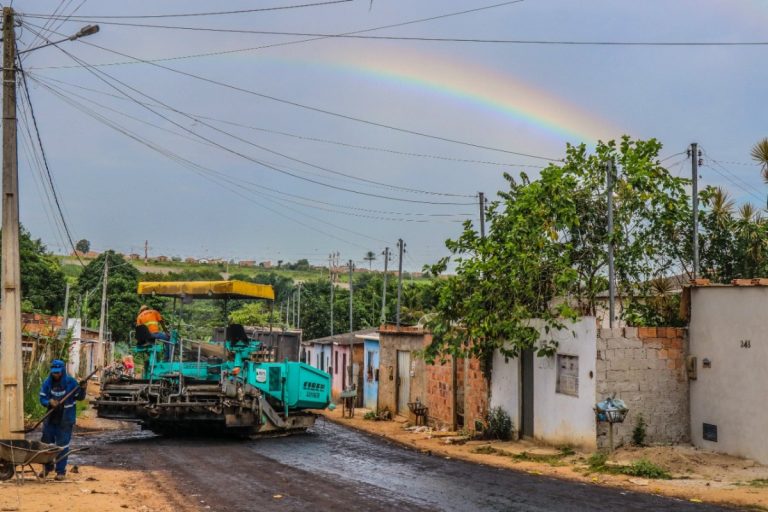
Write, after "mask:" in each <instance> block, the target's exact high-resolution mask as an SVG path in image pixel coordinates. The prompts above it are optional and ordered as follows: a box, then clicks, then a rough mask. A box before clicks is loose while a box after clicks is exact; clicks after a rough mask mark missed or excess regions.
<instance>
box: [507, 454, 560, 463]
mask: <svg viewBox="0 0 768 512" xmlns="http://www.w3.org/2000/svg"><path fill="white" fill-rule="evenodd" d="M512 458H513V459H515V460H519V461H526V462H540V463H543V464H549V465H550V466H562V465H564V464H565V463H564V462H563V461H562V460H561V459H562V458H563V455H562V453H560V454H556V455H539V454H536V453H530V452H520V453H516V454H514V455H513V456H512Z"/></svg>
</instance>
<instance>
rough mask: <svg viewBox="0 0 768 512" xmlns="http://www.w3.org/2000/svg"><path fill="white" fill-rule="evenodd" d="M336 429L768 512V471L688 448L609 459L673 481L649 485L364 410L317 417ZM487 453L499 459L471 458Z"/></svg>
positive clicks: (536, 448) (540, 449) (627, 451)
mask: <svg viewBox="0 0 768 512" xmlns="http://www.w3.org/2000/svg"><path fill="white" fill-rule="evenodd" d="M320 412H321V414H323V415H324V416H325V417H326V418H328V419H329V420H331V421H334V422H336V423H340V424H342V425H346V426H349V427H352V428H357V429H360V430H363V431H365V432H369V433H371V434H374V435H379V436H382V437H386V438H387V439H390V440H392V441H396V442H398V443H401V444H403V445H405V446H408V447H410V448H412V449H416V450H420V451H423V452H428V453H431V454H432V455H437V456H442V457H446V458H459V459H463V460H468V461H472V462H476V463H480V464H486V465H490V466H496V467H503V468H508V469H514V470H518V471H526V472H528V473H531V474H537V475H548V476H553V477H558V478H567V479H571V480H578V481H582V482H586V483H591V484H596V485H606V486H612V487H622V488H627V489H631V490H633V491H638V492H649V493H653V494H661V495H666V496H674V497H677V498H682V499H686V500H690V501H693V502H706V503H717V504H725V505H736V506H739V507H747V508H750V509H752V510H768V467H765V466H761V465H759V464H756V463H755V462H754V461H751V460H747V459H741V458H738V457H731V456H728V455H720V454H715V453H711V452H706V451H702V450H697V449H695V448H693V447H690V446H658V447H647V448H634V447H632V448H622V449H620V450H617V451H616V452H615V454H614V455H613V456H612V457H611V460H612V461H615V462H616V463H621V464H628V463H630V462H632V461H636V460H639V459H643V458H644V459H648V460H650V461H651V462H654V463H655V464H657V465H659V466H661V467H663V468H664V469H666V470H667V471H669V472H670V473H671V474H672V476H673V478H672V479H671V480H648V479H644V478H637V477H630V476H625V475H610V474H604V473H590V472H589V471H588V466H587V464H586V459H587V458H588V457H589V456H590V455H591V454H589V453H575V454H573V455H570V456H567V457H560V458H557V457H553V459H556V460H552V461H551V462H538V461H530V460H518V459H515V458H513V457H512V456H511V455H515V454H521V453H523V452H526V453H528V454H533V455H534V456H544V457H546V456H548V455H552V456H556V455H558V454H559V451H558V450H556V449H554V448H551V447H546V446H541V445H538V444H534V443H531V442H528V441H516V442H488V441H467V442H466V443H464V444H447V438H449V437H453V436H456V435H457V434H456V433H450V432H427V431H422V432H413V431H408V430H405V428H404V427H406V426H409V424H408V423H407V422H406V420H405V419H404V418H400V417H398V418H396V419H395V420H394V421H370V420H364V419H363V415H364V414H365V412H367V411H366V410H365V409H357V410H356V413H355V417H354V418H351V419H349V418H342V416H341V408H340V407H339V408H337V409H336V410H334V411H328V410H325V411H320ZM489 447H491V448H494V449H496V450H498V451H499V453H493V454H487V453H486V454H483V453H473V452H474V451H476V450H477V449H478V448H480V449H484V450H487V449H488V448H489Z"/></svg>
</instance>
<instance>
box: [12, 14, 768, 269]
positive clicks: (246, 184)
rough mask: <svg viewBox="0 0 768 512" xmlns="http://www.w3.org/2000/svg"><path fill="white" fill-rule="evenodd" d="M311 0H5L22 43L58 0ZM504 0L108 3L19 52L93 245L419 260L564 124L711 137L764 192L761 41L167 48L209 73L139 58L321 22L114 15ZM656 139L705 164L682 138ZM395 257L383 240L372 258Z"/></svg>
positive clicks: (513, 35) (619, 19)
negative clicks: (96, 25)
mask: <svg viewBox="0 0 768 512" xmlns="http://www.w3.org/2000/svg"><path fill="white" fill-rule="evenodd" d="M314 1H319V0H298V1H297V0H269V1H268V0H261V1H259V2H255V1H249V2H246V1H240V2H238V1H232V0H227V1H225V0H220V1H218V2H210V1H208V2H203V1H193V0H185V1H176V0H174V1H163V2H157V1H144V0H132V1H131V2H118V1H113V0H99V1H95V0H91V1H83V0H64V1H63V2H59V0H56V1H48V0H46V1H33V0H17V1H15V2H14V7H15V8H16V9H18V10H19V11H20V12H21V13H22V17H23V20H24V22H25V23H26V24H27V25H26V26H25V27H22V28H21V29H19V31H18V34H19V36H20V42H19V48H20V49H21V50H23V49H24V48H27V47H28V46H29V45H30V44H33V40H34V38H35V35H34V34H33V32H32V31H33V30H38V29H35V28H34V27H35V26H38V27H39V26H42V25H43V24H44V23H46V20H45V19H41V18H37V17H33V16H32V15H35V14H50V13H52V12H53V11H54V9H56V8H57V6H60V5H61V6H62V7H65V8H64V9H61V10H60V11H59V12H65V13H66V14H70V13H72V11H73V10H74V9H75V8H77V7H79V9H78V10H77V12H76V15H77V16H83V18H82V19H77V20H75V19H70V20H69V21H66V22H63V23H62V24H60V23H59V22H57V23H56V24H55V25H53V27H52V28H54V29H55V31H56V32H59V33H60V34H63V35H70V34H72V33H74V32H76V31H77V30H78V29H79V28H80V27H81V26H83V25H85V24H87V23H89V22H90V21H89V19H87V18H88V17H90V16H93V17H94V19H95V17H96V16H116V15H121V16H128V15H130V16H134V15H136V16H139V15H155V14H174V13H198V12H210V11H225V10H226V11H228V10H239V9H253V8H256V7H273V6H285V5H291V4H302V3H311V2H314ZM500 1H501V0H496V2H494V1H493V0H490V1H488V2H487V3H486V2H481V1H480V0H474V1H467V0H462V1H459V0H418V1H414V0H374V1H373V4H372V5H371V4H370V2H369V1H368V0H354V1H350V2H346V3H338V4H335V5H326V6H317V7H306V8H296V9H289V10H278V11H269V12H253V13H240V14H229V15H219V16H197V17H178V18H136V19H128V18H119V19H117V18H110V19H106V18H101V22H102V23H101V31H100V32H99V33H98V34H96V35H92V36H90V37H88V38H86V39H83V40H82V41H76V42H67V43H63V44H62V45H61V49H62V50H65V51H66V52H68V53H69V54H70V55H71V56H70V55H67V54H66V53H64V52H63V51H60V50H58V49H56V48H55V47H49V48H46V49H41V50H38V51H36V52H34V53H30V54H28V55H26V57H25V58H24V61H23V64H24V67H25V69H26V71H27V72H28V73H29V75H28V78H29V80H28V82H29V89H30V94H31V99H32V104H33V107H34V109H35V113H36V117H37V121H38V125H39V128H40V132H41V136H42V140H43V145H44V147H45V150H46V153H47V158H48V161H49V165H50V170H51V173H52V175H53V179H54V180H55V183H56V187H57V191H58V192H59V194H60V198H61V202H62V203H63V204H62V206H63V209H64V212H65V217H66V220H67V223H68V225H69V228H70V230H71V232H72V236H73V238H74V239H75V240H77V239H80V238H86V239H88V240H90V241H91V242H92V246H93V247H94V249H96V250H104V249H108V248H114V249H116V250H119V251H123V252H140V250H141V249H142V248H143V245H144V241H145V240H148V241H149V245H150V248H151V249H150V252H151V253H152V254H155V255H160V254H164V255H168V256H176V255H178V256H183V257H186V256H195V257H224V258H235V259H255V260H272V261H276V260H278V259H282V260H295V259H298V258H304V257H306V258H309V259H310V261H312V262H313V263H317V264H322V263H323V262H325V261H327V255H328V253H329V252H331V251H340V252H341V258H342V260H343V261H345V260H347V259H350V258H351V259H353V260H357V261H359V260H361V259H362V256H363V255H364V254H365V252H366V251H368V250H372V251H375V252H376V253H380V252H381V251H382V250H383V249H384V247H385V246H389V247H390V248H393V249H394V248H395V245H396V241H397V239H398V238H403V239H404V240H405V242H406V244H407V253H408V254H407V257H406V260H405V266H406V268H410V269H418V268H420V267H421V266H422V265H423V264H425V263H431V262H434V261H436V260H437V259H438V258H439V257H441V256H443V255H445V254H446V251H445V249H444V246H443V242H444V240H445V239H446V238H448V237H453V236H456V235H457V234H458V233H459V232H460V229H461V225H460V221H461V220H462V219H465V218H472V219H475V220H476V218H477V215H476V214H477V210H478V208H477V206H476V204H474V203H475V201H476V199H474V197H473V196H474V195H476V194H477V192H478V191H483V192H485V193H486V194H487V195H488V196H489V197H491V198H493V197H494V196H495V193H496V191H498V190H499V189H501V188H503V187H504V180H503V178H502V172H504V171H508V172H510V173H513V174H516V173H519V172H520V170H521V169H525V170H526V172H528V173H529V174H533V175H535V174H536V172H537V170H538V168H539V166H541V165H546V164H547V161H546V160H542V159H539V158H531V157H523V156H519V155H515V154H513V153H515V152H516V153H525V154H529V155H535V156H542V157H548V158H559V157H561V156H562V155H563V152H564V149H565V144H566V143H567V142H570V143H580V142H586V143H587V144H589V145H590V146H593V145H594V143H595V141H596V140H598V139H609V138H616V137H619V136H621V135H622V134H629V135H631V136H632V137H638V138H650V137H656V138H658V139H659V140H660V141H661V142H662V143H663V144H664V149H663V151H662V156H663V157H666V156H669V155H675V154H677V153H681V152H683V151H685V149H686V147H687V145H688V144H690V143H691V142H694V141H695V142H698V143H700V144H701V146H702V148H703V149H704V150H705V152H706V155H705V157H704V161H705V166H704V167H703V168H702V169H701V177H702V183H703V184H704V185H708V184H713V185H724V186H726V187H727V188H729V189H730V191H731V192H732V194H733V195H734V196H735V197H736V198H737V199H738V200H740V201H753V202H755V203H757V204H759V205H763V204H764V201H765V194H766V192H768V191H766V189H765V186H764V185H763V184H762V182H761V179H760V174H759V169H758V167H757V166H756V165H755V164H753V163H752V162H751V161H750V159H749V149H750V147H751V146H752V145H753V144H754V143H755V142H756V141H757V140H759V139H760V138H762V137H765V136H768V126H767V125H766V121H768V108H766V105H768V102H767V101H766V93H765V88H766V84H768V68H767V67H766V66H765V62H766V51H768V47H766V46H751V47H744V46H714V47H713V46H700V47H669V46H665V47H646V46H640V47H634V46H633V47H628V46H564V45H522V44H503V43H469V42H429V41H397V40H381V39H379V40H376V39H338V38H337V39H323V40H316V41H311V42H304V43H301V44H291V45H282V46H272V47H269V48H261V49H253V50H249V51H241V52H230V53H223V54H219V55H213V56H203V57H191V58H184V59H175V60H165V61H162V62H157V64H158V65H161V66H165V67H168V68H172V69H174V70H178V71H181V72H183V73H188V74H192V75H195V76H197V77H200V78H203V79H205V80H201V79H200V78H194V77H192V76H189V75H184V74H181V73H176V72H173V71H170V70H168V69H163V68H161V67H158V66H153V65H152V64H147V63H135V61H133V63H130V64H127V63H126V62H132V59H131V58H130V57H136V58H138V59H145V60H155V59H164V58H174V57H187V56H190V55H195V54H200V53H211V52H227V51H230V50H241V49H246V48H256V47H260V46H267V45H273V44H274V43H283V42H289V41H296V40H300V39H307V37H301V36H285V35H264V34H253V33H238V32H231V31H230V32H213V31H192V30H173V29H169V28H148V27H135V26H124V25H109V24H105V23H104V22H105V21H111V22H118V23H134V24H154V25H166V26H170V25H176V26H184V27H205V28H217V29H228V30H230V29H231V30H241V31H242V30H250V31H277V32H298V33H319V34H339V33H347V32H353V31H359V30H363V29H367V28H372V27H378V26H384V25H390V24H396V23H401V22H404V21H409V20H418V19H422V18H428V17H432V16H437V15H443V14H449V13H454V12H457V11H462V10H467V9H473V8H477V7H482V6H485V5H490V4H493V3H498V2H500ZM25 14H27V15H29V16H24V15H25ZM766 22H768V2H766V1H764V0H719V1H718V0H687V1H686V0H674V1H669V0H644V1H642V2H635V1H632V2H630V1H616V0H602V1H601V0H582V1H578V2H575V1H572V0H525V1H522V2H519V3H516V4H511V5H506V6H498V7H495V8H492V9H487V10H482V11H478V12H474V13H467V14H463V15H459V16H453V17H447V18H444V19H437V20H432V21H424V22H420V23H415V24H411V25H407V26H403V27H398V28H391V29H386V30H379V31H374V32H368V33H367V35H382V36H383V35H394V36H417V37H428V38H435V37H440V38H467V39H472V38H480V39H505V40H508V39H515V40H550V41H552V40H571V41H588V40H591V41H679V42H688V41H700V42H701V41H729V42H734V41H761V40H768V38H766V36H765V26H766ZM50 38H51V39H54V38H61V35H56V34H53V35H51V36H50ZM88 43H93V44H97V45H99V46H102V47H104V48H106V49H109V50H113V51H114V52H119V53H122V54H124V55H126V56H121V55H118V54H116V53H110V52H109V51H105V50H103V49H99V48H95V47H92V46H89V45H88ZM37 44H39V40H38V41H37V42H34V45H37ZM72 57H74V58H75V59H78V60H79V62H78V61H76V60H73V58H72ZM121 62H122V63H123V64H115V65H111V66H103V67H97V68H95V69H92V68H91V69H89V68H87V67H83V64H88V65H94V64H106V63H121ZM102 73H105V74H102ZM206 80H208V81H206ZM211 81H214V82H218V83H212V82H211ZM40 82H42V83H44V84H47V86H48V87H50V88H53V89H54V91H56V92H58V94H60V95H62V94H63V95H64V98H62V97H61V96H57V95H56V94H55V93H54V92H53V91H51V90H50V89H48V88H47V87H45V86H43V85H41V83H40ZM109 84H111V85H109ZM222 84H225V85H228V86H230V87H226V86H225V85H222ZM83 88H86V89H83ZM254 93H255V94H254ZM258 94H261V95H266V96H271V97H273V98H277V99H280V100H284V102H279V101H275V100H274V99H268V98H265V97H263V96H258ZM126 95H128V96H130V97H133V98H134V99H135V100H139V101H141V102H143V103H146V104H149V106H148V107H146V106H142V105H139V104H138V103H137V102H136V101H133V100H131V99H129V98H128V97H126ZM65 98H66V99H68V100H69V103H68V102H67V101H66V100H65ZM72 102H74V105H73V103H72ZM286 102H289V103H290V102H292V103H294V104H301V105H306V106H310V107H313V108H316V109H319V110H323V111H325V112H319V111H317V110H309V109H306V108H301V107H299V106H296V105H291V104H289V103H286ZM84 110H85V111H86V112H90V113H91V115H89V114H87V113H85V112H84ZM153 111H154V112H153ZM329 113H335V114H341V115H343V116H348V117H354V118H357V119H360V120H365V121H370V122H373V123H379V124H385V125H389V126H392V127H397V128H401V129H403V130H407V131H411V132H419V133H423V134H428V135H433V136H435V137H441V138H445V139H453V140H455V141H461V142H465V143H468V144H458V143H456V142H447V141H441V140H437V139H434V138H428V137H423V136H418V135H415V134H413V133H405V132H403V131H396V130H392V129H388V128H384V127H380V126H374V125H372V124H366V123H363V122H360V121H354V120H351V119H345V118H342V117H339V116H333V115H330V114H329ZM94 116H96V117H97V118H99V119H101V121H99V120H97V119H95V118H94ZM161 116H162V117H161ZM222 121H224V122H222ZM227 122H228V123H234V124H225V123H227ZM147 123H150V124H147ZM24 126H25V123H24V121H22V128H21V134H22V135H23V134H24V133H25V132H24ZM224 132H226V133H224ZM275 132H281V133H275ZM126 133H129V134H132V136H133V138H131V137H130V136H129V135H127V134H126ZM25 137H26V135H24V136H21V135H20V139H21V140H20V143H19V159H20V173H21V177H20V186H21V192H20V193H21V219H22V222H23V223H24V225H25V226H26V227H27V228H28V229H29V230H30V231H31V232H32V233H33V235H35V236H37V237H41V238H43V240H44V241H45V242H46V243H47V244H48V245H49V247H50V248H51V249H53V250H55V251H57V252H62V251H66V247H65V240H64V238H65V237H64V236H63V234H62V233H61V230H60V229H57V227H56V223H55V221H54V220H53V219H54V217H55V215H54V213H53V212H52V204H51V201H50V199H49V198H48V197H47V196H46V195H45V193H44V191H43V189H42V188H41V185H40V180H41V176H40V171H39V170H38V168H37V167H35V166H31V165H30V164H29V159H28V157H27V150H26V146H27V145H28V143H26V142H24V141H25ZM137 138H138V139H139V140H136V139H137ZM203 138H204V139H205V140H203ZM309 139H322V140H324V141H333V142H335V143H334V144H331V143H329V142H322V141H318V140H309ZM473 145H475V146H473ZM477 145H480V146H486V147H487V148H494V149H483V148H479V147H476V146H477ZM364 148H368V149H364ZM501 150H503V151H501ZM277 153H279V154H277ZM402 153H408V155H405V154H402ZM416 155H421V156H416ZM180 159H183V161H180ZM665 163H667V164H669V165H670V169H671V170H672V171H673V172H675V173H681V174H682V175H686V176H689V175H690V161H688V160H685V159H684V155H681V156H673V157H671V158H669V160H667V161H666V162H665ZM265 164H266V165H265ZM521 165H522V166H524V167H520V166H521ZM339 173H341V174H339ZM342 174H343V175H342ZM344 175H348V176H351V177H347V176H344ZM353 177H357V178H360V179H354V178H353ZM365 180H367V181H365ZM372 182H375V183H372ZM323 184H325V185H323ZM326 185H328V186H326ZM332 187H336V188H332ZM396 187H399V188H396ZM341 189H344V190H341ZM416 190H419V191H423V192H416ZM424 192H430V193H429V194H428V193H424ZM286 193H287V194H293V195H292V196H289V195H285V194H286ZM436 193H437V194H436ZM374 196H384V197H374ZM394 198H398V199H403V200H404V201H403V200H401V201H398V200H395V199H394ZM428 203H461V204H428ZM467 216H470V217H467ZM361 264H362V263H361ZM381 264H382V261H381V258H379V260H378V261H377V262H376V263H375V265H376V266H381Z"/></svg>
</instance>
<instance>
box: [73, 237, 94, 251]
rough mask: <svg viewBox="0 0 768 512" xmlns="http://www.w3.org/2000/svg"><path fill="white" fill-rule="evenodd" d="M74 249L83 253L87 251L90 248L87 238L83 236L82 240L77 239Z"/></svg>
mask: <svg viewBox="0 0 768 512" xmlns="http://www.w3.org/2000/svg"><path fill="white" fill-rule="evenodd" d="M75 249H76V250H78V251H79V252H81V253H83V254H85V253H87V252H88V251H90V250H91V242H89V241H88V240H86V239H85V238H83V239H82V240H79V241H78V242H77V243H76V244H75Z"/></svg>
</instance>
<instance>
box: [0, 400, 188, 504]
mask: <svg viewBox="0 0 768 512" xmlns="http://www.w3.org/2000/svg"><path fill="white" fill-rule="evenodd" d="M90 391H91V389H90V386H89V392H90ZM124 427H125V425H124V424H122V423H121V422H116V421H110V420H104V419H100V418H96V417H95V412H94V411H92V410H87V411H85V412H84V413H83V415H82V416H81V417H80V418H78V420H77V426H76V434H75V436H81V438H82V436H88V435H92V434H98V433H102V432H104V431H109V430H119V429H122V428H124ZM39 435H40V434H39V430H38V432H36V433H33V434H30V435H29V438H30V439H38V438H39ZM73 444H74V445H75V446H76V445H77V444H78V441H77V437H75V439H74V440H73ZM34 467H35V469H36V470H39V469H40V466H39V465H35V466H34ZM59 510H72V511H76V512H117V511H119V512H172V511H175V512H184V511H192V510H199V507H196V506H195V504H193V503H192V502H191V501H189V498H187V497H185V496H183V495H182V494H181V493H180V492H179V491H177V490H176V488H175V487H174V486H173V485H171V484H170V483H169V480H168V479H167V475H165V474H164V473H162V472H155V471H152V472H146V471H135V470H130V469H116V468H113V467H100V466H92V465H79V466H77V467H76V468H75V467H74V466H73V464H72V461H70V466H69V468H68V473H67V479H66V480H65V481H63V482H56V481H54V480H53V479H52V477H49V478H47V479H46V480H45V481H40V480H38V479H37V478H35V476H34V475H33V474H31V473H28V474H25V475H24V478H23V480H18V479H17V480H14V479H11V480H7V481H4V482H0V512H6V511H19V512H47V511H50V512H56V511H59Z"/></svg>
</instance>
